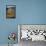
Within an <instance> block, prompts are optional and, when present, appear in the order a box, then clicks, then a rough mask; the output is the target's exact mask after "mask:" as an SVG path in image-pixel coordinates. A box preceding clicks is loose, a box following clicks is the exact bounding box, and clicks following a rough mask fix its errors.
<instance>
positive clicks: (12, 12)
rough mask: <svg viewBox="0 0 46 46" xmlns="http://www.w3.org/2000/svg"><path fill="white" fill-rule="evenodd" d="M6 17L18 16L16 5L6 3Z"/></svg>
mask: <svg viewBox="0 0 46 46" xmlns="http://www.w3.org/2000/svg"><path fill="white" fill-rule="evenodd" d="M6 18H7V19H10V18H12V19H14V18H16V5H6Z"/></svg>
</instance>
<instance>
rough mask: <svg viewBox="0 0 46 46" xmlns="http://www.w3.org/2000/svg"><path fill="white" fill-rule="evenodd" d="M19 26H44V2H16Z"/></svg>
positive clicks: (45, 4) (45, 15)
mask: <svg viewBox="0 0 46 46" xmlns="http://www.w3.org/2000/svg"><path fill="white" fill-rule="evenodd" d="M16 5H17V18H18V20H19V21H18V23H19V24H46V0H16Z"/></svg>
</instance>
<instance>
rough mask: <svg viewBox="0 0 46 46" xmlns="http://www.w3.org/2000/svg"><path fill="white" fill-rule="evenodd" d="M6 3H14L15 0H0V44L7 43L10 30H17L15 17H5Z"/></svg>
mask: <svg viewBox="0 0 46 46" xmlns="http://www.w3.org/2000/svg"><path fill="white" fill-rule="evenodd" d="M6 5H16V0H0V44H7V43H8V34H9V33H10V32H16V34H17V32H18V31H17V21H16V19H6ZM15 42H17V39H16V41H15Z"/></svg>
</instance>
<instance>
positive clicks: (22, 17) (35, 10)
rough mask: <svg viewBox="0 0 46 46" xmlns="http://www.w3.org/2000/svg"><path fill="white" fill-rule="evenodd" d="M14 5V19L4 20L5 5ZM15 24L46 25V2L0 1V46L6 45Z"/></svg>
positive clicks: (44, 0)
mask: <svg viewBox="0 0 46 46" xmlns="http://www.w3.org/2000/svg"><path fill="white" fill-rule="evenodd" d="M13 4H16V19H6V17H5V16H6V5H13ZM17 24H46V0H0V44H1V43H7V42H8V40H7V36H8V34H9V32H11V31H14V32H17Z"/></svg>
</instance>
